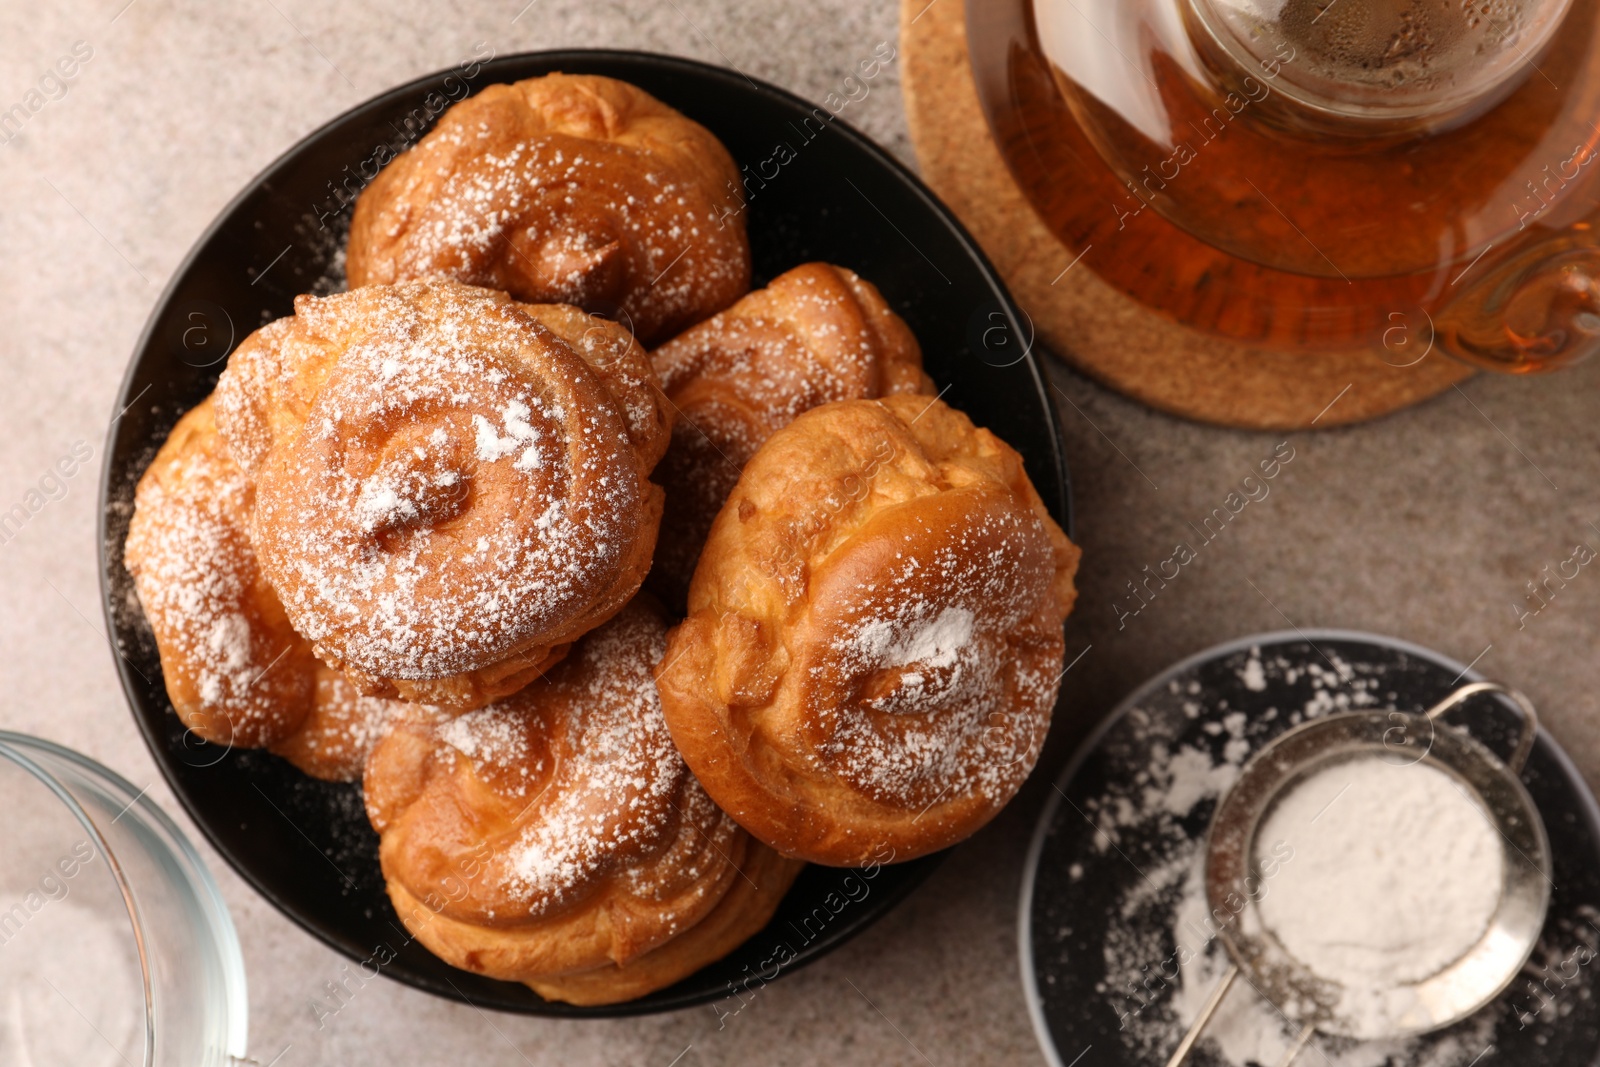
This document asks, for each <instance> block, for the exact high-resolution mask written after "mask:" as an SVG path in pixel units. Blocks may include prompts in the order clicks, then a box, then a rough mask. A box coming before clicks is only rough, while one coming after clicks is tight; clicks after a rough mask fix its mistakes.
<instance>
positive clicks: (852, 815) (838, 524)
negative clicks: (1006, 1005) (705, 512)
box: [658, 395, 1078, 864]
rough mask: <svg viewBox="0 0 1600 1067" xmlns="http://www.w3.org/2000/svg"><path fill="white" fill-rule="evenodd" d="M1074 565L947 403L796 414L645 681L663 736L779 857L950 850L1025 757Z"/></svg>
mask: <svg viewBox="0 0 1600 1067" xmlns="http://www.w3.org/2000/svg"><path fill="white" fill-rule="evenodd" d="M1077 560H1078V550H1077V548H1076V547H1075V546H1073V545H1072V543H1071V542H1070V541H1068V540H1067V539H1066V537H1065V536H1064V535H1063V534H1062V533H1061V531H1060V530H1059V529H1057V528H1056V526H1055V524H1054V523H1053V522H1052V521H1051V520H1050V517H1049V515H1048V514H1047V513H1046V511H1045V509H1044V506H1043V504H1042V503H1041V502H1040V500H1039V498H1038V494H1037V493H1035V492H1034V491H1033V488H1032V486H1031V485H1030V484H1029V483H1028V481H1027V476H1026V475H1025V473H1024V472H1023V470H1022V463H1021V459H1020V457H1019V456H1017V454H1016V453H1015V452H1013V451H1012V450H1011V449H1009V448H1008V447H1006V446H1005V445H1004V444H1003V443H1001V442H1000V441H999V440H998V439H997V438H995V437H994V436H993V435H992V434H989V433H988V432H987V431H984V430H980V429H977V428H976V427H974V426H973V425H972V424H971V422H970V421H968V420H967V419H966V418H965V416H963V415H961V414H960V413H958V412H956V411H953V410H952V409H950V408H948V407H946V406H945V405H944V404H942V403H941V402H939V401H938V400H936V399H928V398H924V397H917V396H903V395H900V396H888V397H885V398H883V399H881V400H877V401H864V400H851V401H842V402H838V403H833V404H825V405H823V406H822V407H819V408H816V409H814V410H812V411H809V412H807V413H806V414H804V415H801V416H800V417H799V418H798V419H796V420H795V421H794V422H793V423H791V424H790V425H789V426H787V427H785V428H783V429H780V430H778V431H777V432H776V433H774V434H773V435H772V436H771V438H769V439H768V440H767V442H766V443H765V444H764V445H762V447H761V449H760V450H759V451H758V452H757V453H756V454H755V456H754V457H753V458H752V459H751V460H750V462H749V463H748V464H747V465H746V466H745V469H744V473H743V474H742V475H741V477H740V479H739V482H738V485H737V486H736V487H735V489H734V491H733V494H732V495H731V496H730V497H729V499H728V502H727V504H726V505H725V506H724V507H723V509H722V510H721V512H720V513H719V514H718V516H717V519H716V523H715V524H714V525H713V527H712V530H711V534H710V537H709V539H708V540H707V542H706V547H705V551H704V553H703V555H702V556H701V560H700V565H699V568H698V569H697V571H696V572H695V579H694V583H693V585H692V586H691V588H690V595H689V617H688V618H687V619H686V620H685V621H684V623H683V624H682V625H681V626H680V627H679V628H678V629H677V630H675V631H674V632H673V636H672V640H671V642H670V644H669V646H668V650H667V654H666V657H665V659H666V662H665V664H664V665H663V667H662V668H661V670H660V674H659V678H658V682H659V684H660V686H661V692H662V706H663V709H664V711H665V714H666V716H667V722H668V725H669V726H670V727H671V729H672V732H673V737H674V739H675V740H676V741H677V742H678V747H679V749H680V751H681V752H682V753H683V757H684V759H685V760H686V761H687V762H688V764H689V766H690V767H691V768H692V769H693V770H694V772H695V773H696V775H698V776H699V778H700V780H701V781H702V782H703V783H704V784H705V787H706V790H707V792H709V793H710V794H711V796H712V798H713V799H714V800H716V801H717V803H719V804H721V805H722V806H723V807H724V808H726V809H727V810H728V811H730V812H732V813H733V814H734V816H735V817H736V818H738V819H739V821H740V823H741V825H743V826H745V827H746V828H748V829H750V831H751V832H752V833H754V834H756V835H757V836H758V837H760V838H761V839H762V840H763V841H765V842H767V843H768V844H770V845H772V846H773V847H775V848H778V849H780V850H782V851H783V852H785V853H787V854H789V855H795V856H800V857H803V858H806V859H809V860H812V861H814V862H822V863H833V864H853V863H862V862H866V860H867V859H869V858H870V857H871V856H873V855H875V854H879V850H881V849H882V848H884V847H890V848H893V849H894V851H895V855H896V856H897V857H898V858H902V859H903V858H908V857H911V856H916V855H920V854H922V853H924V852H928V851H933V850H935V849H938V848H943V847H945V846H947V845H949V844H952V843H954V842H955V841H957V840H960V839H961V838H962V837H965V836H966V835H967V834H969V833H971V832H972V831H973V830H975V829H977V827H979V826H981V825H982V824H983V823H984V822H986V821H987V820H988V819H989V818H990V817H992V816H993V815H994V813H995V812H997V811H999V810H1000V808H1001V807H1002V806H1003V805H1004V804H1005V802H1006V801H1007V800H1009V799H1010V798H1011V796H1012V795H1013V794H1014V793H1015V792H1016V790H1017V789H1018V788H1019V787H1020V785H1021V783H1022V781H1023V779H1024V778H1025V777H1026V776H1027V774H1028V772H1029V770H1031V769H1032V767H1033V764H1034V762H1035V760H1036V759H1037V758H1038V754H1039V750H1040V747H1041V745H1042V743H1043V740H1044V736H1045V732H1046V731H1047V729H1048V727H1049V723H1050V715H1051V709H1052V707H1053V705H1054V702H1055V697H1056V692H1057V687H1058V685H1059V682H1060V677H1061V663H1062V658H1063V649H1064V643H1063V637H1062V632H1061V624H1062V620H1063V619H1064V618H1065V616H1066V614H1067V612H1068V610H1070V608H1071V605H1072V602H1073V599H1074V597H1075V591H1074V589H1073V584H1072V580H1073V574H1074V573H1075V571H1076V568H1077Z"/></svg>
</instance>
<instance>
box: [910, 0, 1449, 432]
mask: <svg viewBox="0 0 1600 1067" xmlns="http://www.w3.org/2000/svg"><path fill="white" fill-rule="evenodd" d="M900 40H901V55H902V63H903V68H902V72H901V75H902V85H903V89H904V92H905V101H906V118H907V120H908V122H909V124H910V127H911V140H912V144H913V145H914V146H915V148H916V152H917V159H918V161H919V162H920V163H921V166H922V177H923V180H924V181H926V182H927V183H928V185H930V186H931V187H932V188H933V190H934V192H936V193H937V194H938V195H939V196H940V197H941V198H943V200H944V202H945V203H946V204H948V205H950V207H951V209H952V210H953V211H955V213H956V214H957V215H958V216H959V217H960V218H961V221H962V222H964V223H965V224H966V226H967V228H968V229H969V230H971V231H972V235H973V236H974V237H975V238H976V239H977V241H978V243H979V244H980V245H982V246H983V249H984V251H985V252H987V253H988V254H989V258H990V259H992V260H993V261H994V264H995V266H996V267H997V268H998V269H999V271H1000V273H1001V275H1003V276H1004V278H1005V280H1006V282H1007V284H1009V285H1010V287H1011V292H1012V294H1013V295H1014V296H1015V297H1016V299H1017V302H1018V303H1020V304H1021V305H1022V307H1023V310H1025V311H1026V312H1027V313H1028V315H1029V316H1030V317H1031V318H1032V319H1033V324H1034V328H1035V330H1036V331H1037V337H1038V338H1039V340H1041V341H1043V343H1044V345H1045V346H1046V347H1047V348H1048V349H1049V350H1050V351H1051V352H1053V353H1055V354H1056V355H1057V356H1059V357H1060V358H1061V359H1062V360H1064V361H1065V362H1066V363H1067V364H1068V365H1070V366H1072V367H1073V368H1075V369H1076V370H1078V371H1080V372H1081V373H1083V374H1085V375H1087V376H1088V377H1090V378H1092V379H1094V380H1095V381H1097V382H1100V383H1101V384H1103V385H1106V386H1108V387H1110V388H1112V389H1115V390H1117V391H1118V392H1120V393H1125V394H1127V395H1128V396H1130V397H1133V398H1134V399H1135V400H1138V401H1141V402H1142V403H1145V404H1148V405H1150V406H1151V407H1153V408H1157V409H1159V410H1161V411H1165V412H1169V413H1171V414H1174V415H1181V416H1184V417H1187V418H1191V419H1197V420H1200V421H1202V422H1210V423H1217V424H1220V425H1224V426H1237V427H1244V428H1248V429H1304V428H1307V427H1309V426H1311V425H1312V424H1313V423H1315V425H1316V426H1317V427H1319V428H1321V427H1327V426H1335V425H1339V424H1341V423H1352V422H1360V421H1362V420H1364V419H1371V418H1375V417H1377V416H1379V415H1386V414H1388V413H1389V412H1392V411H1397V410H1399V409H1401V408H1404V407H1408V406H1409V405H1411V404H1415V403H1418V402H1420V401H1422V400H1426V399H1427V398H1428V397H1431V396H1434V395H1435V394H1437V393H1439V392H1440V391H1441V390H1444V389H1448V388H1449V387H1450V386H1451V385H1452V384H1454V383H1456V382H1459V381H1462V380H1464V379H1466V378H1468V377H1470V376H1471V374H1472V372H1471V371H1470V370H1469V369H1468V368H1466V367H1464V366H1461V365H1459V364H1456V363H1453V362H1451V361H1450V360H1449V359H1447V358H1445V357H1444V356H1443V355H1441V354H1439V353H1434V354H1432V355H1430V356H1428V358H1426V359H1424V360H1423V361H1422V362H1420V363H1417V364H1416V365H1414V366H1410V367H1405V368H1398V367H1395V366H1393V365H1391V364H1389V363H1386V362H1384V360H1383V358H1382V357H1381V355H1380V354H1378V353H1375V352H1373V351H1369V350H1361V351H1355V352H1316V353H1309V354H1308V353H1304V352H1292V351H1282V350H1277V349H1267V348H1261V347H1256V346H1248V345H1242V344H1237V343H1232V342H1227V341H1223V340H1220V339H1218V338H1216V337H1213V336H1210V335H1207V334H1202V333H1200V332H1198V331H1196V330H1192V329H1189V328H1188V327H1185V326H1181V325H1179V324H1177V323H1174V322H1172V321H1171V320H1169V319H1165V318H1162V317H1161V316H1160V315H1158V314H1156V313H1155V312H1152V311H1150V310H1148V309H1147V308H1145V307H1144V306H1143V305H1142V304H1139V303H1138V302H1137V301H1135V300H1133V299H1131V298H1130V297H1128V296H1126V295H1125V294H1123V293H1121V292H1119V291H1118V290H1116V289H1113V288H1112V287H1111V286H1110V285H1108V284H1106V283H1105V282H1103V281H1101V280H1100V279H1099V277H1097V276H1096V275H1095V274H1094V273H1093V272H1092V271H1089V270H1084V269H1077V270H1071V271H1068V272H1067V273H1066V274H1065V275H1063V274H1062V273H1061V272H1062V270H1063V269H1065V268H1066V267H1067V266H1068V264H1070V263H1071V262H1072V260H1073V256H1074V253H1072V252H1069V251H1068V250H1067V248H1066V247H1065V246H1064V245H1063V244H1062V243H1061V242H1060V241H1058V240H1057V239H1056V238H1055V237H1054V236H1053V235H1052V234H1051V233H1050V232H1049V231H1048V230H1047V229H1046V228H1045V226H1044V224H1043V223H1042V222H1040V221H1039V218H1038V216H1037V215H1035V214H1034V211H1033V208H1032V207H1031V206H1030V205H1029V204H1028V202H1027V200H1026V199H1025V198H1024V196H1023V194H1022V192H1021V190H1020V189H1018V188H1017V185H1016V183H1015V181H1013V180H1012V177H1011V174H1010V172H1009V171H1008V170H1007V169H1006V165H1005V162H1004V160H1002V159H1001V157H1000V152H999V149H997V148H996V147H995V145H994V141H993V139H992V138H991V137H990V134H989V127H988V123H987V122H986V120H985V119H984V116H983V111H982V108H981V106H980V104H979V103H978V91H977V87H976V84H975V83H974V81H973V78H972V73H971V68H970V66H969V64H968V59H967V30H966V12H965V8H964V4H963V2H962V0H934V2H933V3H932V4H929V2H928V0H901V7H900ZM1053 279H1059V280H1056V281H1055V283H1054V284H1052V280H1053ZM1336 398H1337V403H1333V402H1334V400H1335V399H1336ZM1330 404H1332V406H1331V407H1330V406H1329V405H1330Z"/></svg>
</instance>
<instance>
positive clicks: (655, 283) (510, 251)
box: [348, 74, 750, 343]
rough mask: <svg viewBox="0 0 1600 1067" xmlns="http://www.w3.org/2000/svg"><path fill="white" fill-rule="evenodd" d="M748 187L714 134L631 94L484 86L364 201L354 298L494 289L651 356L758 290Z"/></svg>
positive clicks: (587, 87) (579, 83)
mask: <svg viewBox="0 0 1600 1067" xmlns="http://www.w3.org/2000/svg"><path fill="white" fill-rule="evenodd" d="M739 182H740V175H739V171H738V168H737V167H736V166H735V165H734V163H733V160H732V159H731V158H730V157H729V156H728V153H727V151H726V150H725V149H724V148H723V147H722V145H721V144H720V143H719V142H718V141H717V139H716V138H715V137H713V136H712V135H711V134H710V132H709V131H707V130H706V129H705V128H704V127H702V126H700V125H698V124H696V123H694V122H691V121H690V120H689V119H687V118H685V117H684V116H683V115H681V114H679V113H678V112H676V111H674V110H672V109H671V108H669V107H667V106H666V105H664V104H662V103H661V102H660V101H658V100H656V99H654V98H653V97H651V96H649V95H648V94H647V93H645V92H643V91H642V90H640V89H637V88H635V87H634V86H631V85H628V84H626V83H624V82H619V81H615V80H613V79H609V78H602V77H595V76H587V75H566V74H551V75H547V76H545V77H542V78H533V79H529V80H527V81H522V82H518V83H516V84H514V85H492V86H488V87H486V88H485V89H484V90H483V91H482V92H480V93H478V94H476V95H474V96H472V97H470V98H468V99H467V100H464V101H462V102H461V103H459V104H457V105H455V106H454V107H452V108H450V109H449V110H448V111H447V112H446V113H445V114H444V115H443V116H442V117H441V118H440V120H439V123H438V125H437V126H436V127H435V128H434V130H433V131H432V132H431V133H429V134H428V136H426V137H424V138H423V139H422V140H421V141H420V142H418V144H417V145H416V146H415V147H414V148H412V149H411V150H409V151H407V152H404V153H402V154H401V155H400V157H399V158H397V159H396V160H395V161H394V162H393V163H391V164H389V166H387V167H385V168H384V170H383V171H382V173H380V174H379V176H378V178H377V180H375V181H374V182H373V183H372V184H371V185H370V186H369V187H368V188H367V189H366V191H364V192H363V193H362V195H361V197H360V199H359V200H358V201H357V204H356V210H355V215H354V218H353V220H352V223H351V233H350V244H349V253H348V271H349V276H350V284H351V285H352V286H362V285H370V284H387V283H394V282H400V281H408V280H416V279H424V278H449V279H453V280H456V281H462V282H468V283H470V284H474V285H484V286H491V287H493V288H496V289H503V290H505V291H507V292H509V293H511V294H512V295H514V296H515V297H517V298H518V299H521V300H527V301H530V302H535V303H547V302H559V303H567V304H576V305H579V306H581V307H585V308H588V309H589V310H592V311H601V312H604V313H606V314H613V315H615V316H616V317H618V318H619V319H620V320H621V321H623V322H624V323H625V324H627V325H628V326H629V327H630V328H631V329H632V330H634V332H636V333H638V334H639V335H640V336H641V337H642V338H644V339H645V340H646V341H647V342H649V343H654V342H655V341H657V340H660V339H662V338H665V337H668V336H671V335H672V334H673V333H676V332H677V331H678V330H680V329H683V328H684V327H686V326H689V325H691V324H692V323H694V322H697V321H699V320H701V319H704V318H705V317H706V316H708V315H710V314H712V313H713V312H716V311H718V310H720V309H722V308H724V307H726V306H727V305H728V304H730V303H732V302H733V301H734V300H735V299H737V298H738V297H739V296H740V295H741V294H742V293H743V292H744V291H745V290H746V289H748V288H749V285H750V253H749V245H748V242H747V240H746V237H745V231H744V222H743V215H742V212H741V211H740V204H741V197H740V192H739V189H740V186H739Z"/></svg>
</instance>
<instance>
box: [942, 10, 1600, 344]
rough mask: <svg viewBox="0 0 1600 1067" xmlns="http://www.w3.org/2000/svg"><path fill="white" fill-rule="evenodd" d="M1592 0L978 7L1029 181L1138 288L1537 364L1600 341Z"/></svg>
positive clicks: (1182, 314)
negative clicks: (1404, 337)
mask: <svg viewBox="0 0 1600 1067" xmlns="http://www.w3.org/2000/svg"><path fill="white" fill-rule="evenodd" d="M1597 7H1600V5H1596V4H1595V3H1594V2H1593V0H1579V2H1576V3H1575V2H1573V0H981V2H972V3H969V4H968V8H967V22H968V27H967V29H968V39H969V43H970V47H971V51H972V62H973V71H974V75H975V78H976V81H977V85H978V91H979V96H980V98H981V99H982V101H983V105H984V109H985V112H986V113H987V116H988V119H989V122H990V126H991V129H992V130H993V132H994V134H995V139H996V142H997V144H998V145H999V147H1000V150H1001V153H1002V155H1003V156H1005V158H1006V160H1007V163H1008V164H1009V166H1010V168H1011V171H1012V173H1013V175H1014V176H1015V177H1016V179H1017V181H1018V184H1019V185H1020V187H1021V188H1022V190H1023V192H1024V194H1025V195H1026V196H1027V197H1028V199H1029V200H1030V202H1031V203H1032V204H1033V206H1034V208H1035V209H1036V210H1037V212H1038V213H1039V215H1040V217H1041V218H1042V220H1043V221H1044V222H1045V224H1046V225H1047V226H1048V227H1049V228H1050V229H1051V231H1052V232H1053V233H1054V234H1055V235H1056V236H1057V237H1058V238H1060V240H1061V241H1062V242H1063V243H1064V244H1066V246H1067V247H1068V249H1069V251H1070V252H1072V253H1073V254H1079V253H1081V254H1082V256H1083V262H1084V263H1085V264H1086V265H1087V266H1089V267H1090V268H1091V269H1093V270H1094V271H1095V272H1096V273H1097V274H1098V275H1099V276H1100V277H1101V278H1103V279H1104V280H1105V281H1107V282H1108V283H1110V284H1111V285H1113V286H1115V287H1116V288H1118V289H1120V290H1122V291H1123V292H1125V293H1127V294H1128V295H1129V296H1131V297H1133V298H1134V299H1136V300H1138V301H1140V302H1141V303H1142V304H1144V305H1146V306H1147V307H1149V308H1151V309H1153V310H1155V311H1157V312H1160V313H1161V314H1163V315H1166V316H1168V317H1169V318H1172V319H1175V320H1177V321H1179V322H1181V323H1184V324H1187V325H1189V326H1191V327H1193V328H1195V329H1198V330H1201V331H1204V332H1206V333H1209V334H1212V335H1215V336H1218V337H1222V338H1224V339H1230V340H1234V341H1237V342H1239V343H1241V344H1252V345H1270V346H1274V347H1280V348H1288V349H1292V350H1305V351H1307V352H1315V351H1318V350H1335V349H1338V350H1351V349H1361V348H1364V347H1365V348H1371V349H1372V350H1374V351H1375V352H1377V353H1379V354H1380V355H1382V356H1383V357H1384V358H1385V359H1386V360H1387V361H1389V362H1391V363H1403V361H1402V360H1400V359H1399V358H1398V356H1397V355H1396V353H1400V352H1407V353H1409V352H1418V351H1423V352H1425V351H1428V350H1431V349H1432V348H1435V347H1437V348H1438V349H1440V350H1441V351H1443V352H1446V353H1448V354H1449V355H1451V356H1454V357H1456V358H1459V359H1462V360H1465V361H1467V362H1470V363H1472V364H1474V365H1476V366H1480V367H1488V368H1494V369H1498V370H1508V371H1515V372H1528V371H1536V370H1544V369H1549V368H1553V367H1557V366H1561V365H1563V364H1566V363H1570V362H1572V361H1574V360H1576V359H1579V358H1582V357H1584V356H1586V355H1589V354H1590V353H1592V352H1594V351H1595V350H1596V349H1597V348H1600V237H1597V231H1596V228H1595V227H1596V223H1597V222H1600V165H1597V162H1600V158H1597V157H1600V125H1597V124H1600V11H1597ZM1396 331H1403V332H1404V334H1405V336H1406V343H1404V344H1395V343H1394V341H1395V339H1396ZM1419 333H1420V334H1421V335H1422V336H1424V337H1425V339H1426V340H1427V342H1428V343H1427V345H1425V346H1424V345H1418V344H1414V343H1411V342H1412V341H1413V340H1415V339H1416V337H1417V336H1418V334H1419ZM1418 358H1420V357H1418Z"/></svg>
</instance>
